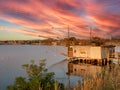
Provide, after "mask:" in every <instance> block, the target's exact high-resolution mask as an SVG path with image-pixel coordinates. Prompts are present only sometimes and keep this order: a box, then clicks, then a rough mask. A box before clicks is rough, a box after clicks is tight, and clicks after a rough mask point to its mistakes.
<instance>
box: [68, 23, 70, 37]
mask: <svg viewBox="0 0 120 90" xmlns="http://www.w3.org/2000/svg"><path fill="white" fill-rule="evenodd" d="M69 31H70V27H69V25H68V39H69V37H70V35H69V34H70V32H69Z"/></svg>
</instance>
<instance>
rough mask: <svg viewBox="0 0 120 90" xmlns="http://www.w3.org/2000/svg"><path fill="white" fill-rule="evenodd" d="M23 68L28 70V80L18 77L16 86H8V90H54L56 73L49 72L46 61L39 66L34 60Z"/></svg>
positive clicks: (42, 61)
mask: <svg viewBox="0 0 120 90" xmlns="http://www.w3.org/2000/svg"><path fill="white" fill-rule="evenodd" d="M22 67H23V69H25V70H26V73H27V78H23V77H17V78H16V79H15V82H14V85H10V86H8V87H7V90H54V84H55V82H54V73H53V72H48V71H47V69H46V68H45V60H41V61H40V63H39V65H36V64H35V62H34V60H32V61H31V63H30V64H24V65H22ZM62 87H63V86H62ZM59 90H60V89H59Z"/></svg>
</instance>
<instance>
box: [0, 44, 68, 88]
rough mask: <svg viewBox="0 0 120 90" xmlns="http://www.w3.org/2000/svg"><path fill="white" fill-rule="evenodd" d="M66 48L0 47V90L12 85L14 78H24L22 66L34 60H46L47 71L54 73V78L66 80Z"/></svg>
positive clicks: (34, 46) (37, 61)
mask: <svg viewBox="0 0 120 90" xmlns="http://www.w3.org/2000/svg"><path fill="white" fill-rule="evenodd" d="M65 54H67V48H66V47H64V46H42V45H40V46H37V45H0V90H6V86H8V85H11V84H13V83H14V79H15V77H18V76H26V74H25V71H24V70H23V69H22V66H21V65H23V64H28V63H30V61H31V60H35V62H36V64H38V63H39V61H40V60H42V59H45V60H46V66H47V68H49V71H53V72H55V78H66V77H67V76H66V72H67V70H68V69H67V68H68V67H67V61H66V60H65V59H66V58H67V57H66V56H65Z"/></svg>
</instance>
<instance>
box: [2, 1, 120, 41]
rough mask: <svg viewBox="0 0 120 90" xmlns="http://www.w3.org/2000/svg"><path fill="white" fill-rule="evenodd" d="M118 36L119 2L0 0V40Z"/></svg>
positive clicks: (119, 25) (119, 34)
mask: <svg viewBox="0 0 120 90" xmlns="http://www.w3.org/2000/svg"><path fill="white" fill-rule="evenodd" d="M68 28H69V31H70V36H71V37H76V38H80V39H86V38H89V37H90V30H91V32H92V36H97V37H101V38H111V37H120V0H0V40H29V39H45V38H55V39H56V38H66V37H67V36H68Z"/></svg>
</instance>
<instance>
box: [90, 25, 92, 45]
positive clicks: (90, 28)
mask: <svg viewBox="0 0 120 90" xmlns="http://www.w3.org/2000/svg"><path fill="white" fill-rule="evenodd" d="M91 39H92V28H91V27H90V43H91Z"/></svg>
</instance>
